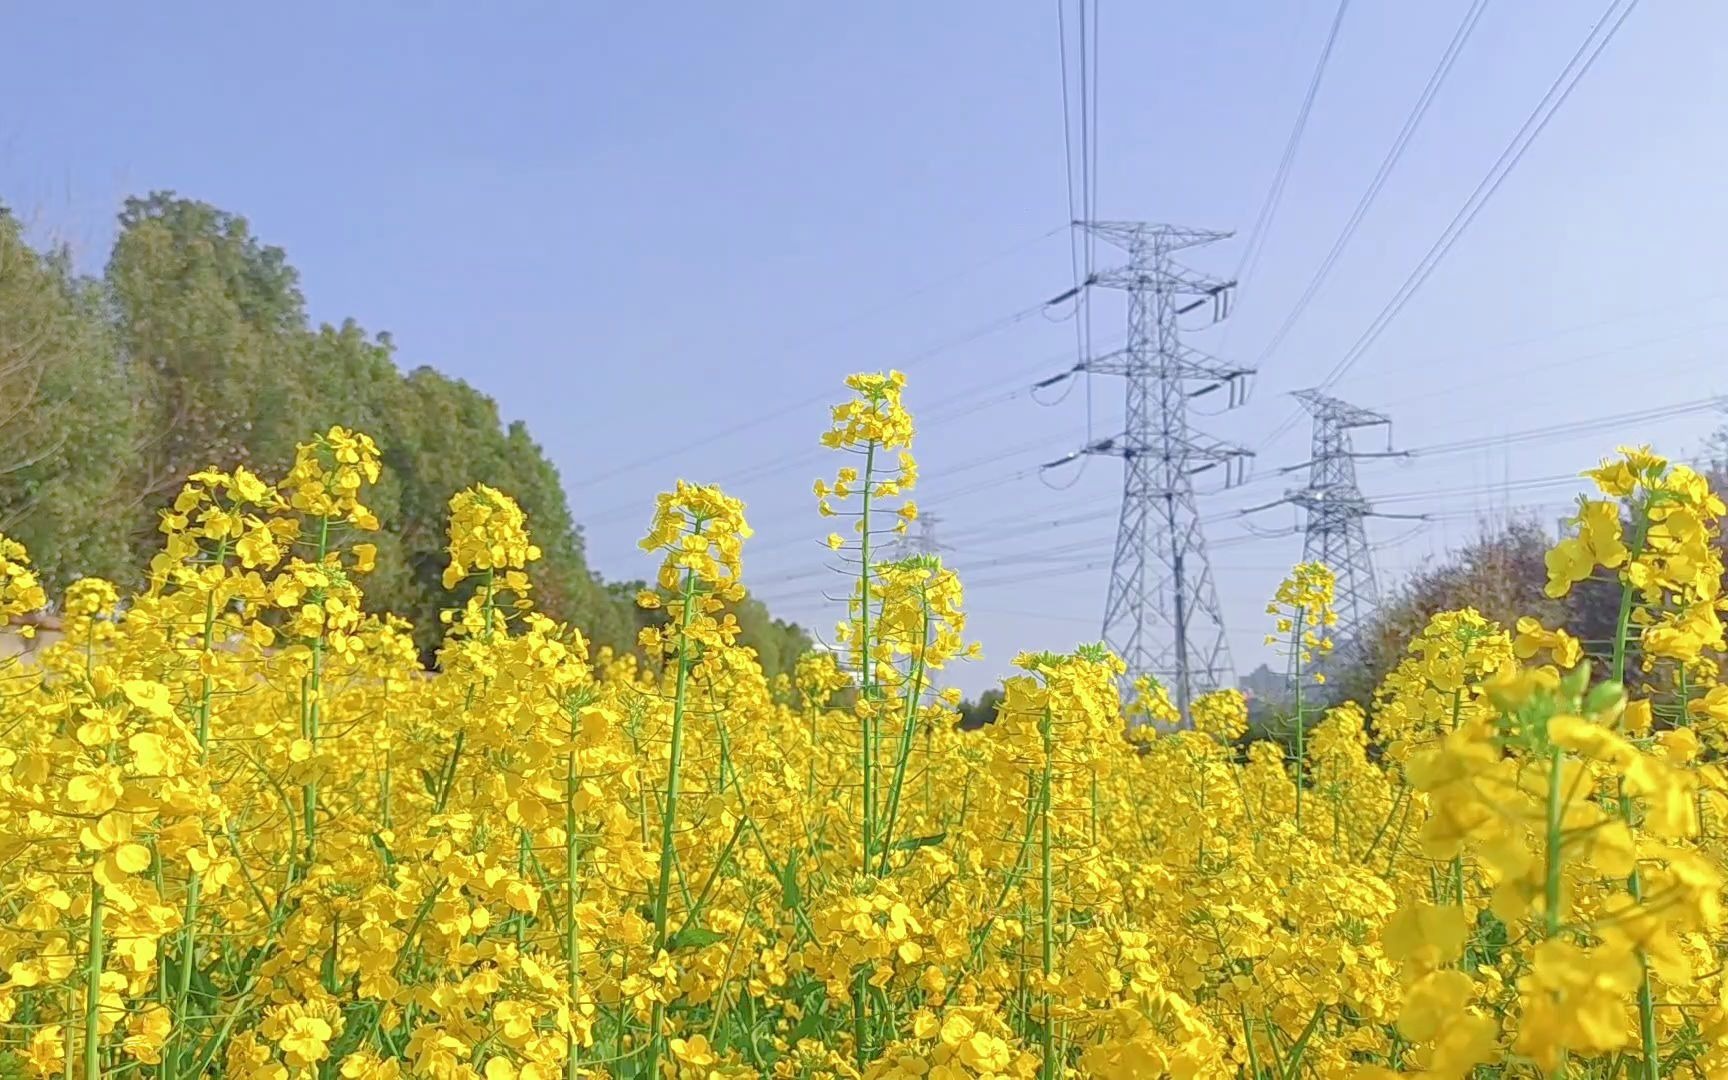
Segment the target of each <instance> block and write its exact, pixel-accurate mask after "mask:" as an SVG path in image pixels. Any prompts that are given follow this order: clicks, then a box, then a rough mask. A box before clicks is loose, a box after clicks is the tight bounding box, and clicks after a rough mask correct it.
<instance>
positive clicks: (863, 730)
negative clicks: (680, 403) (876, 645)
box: [852, 441, 877, 1071]
mask: <svg viewBox="0 0 1728 1080" xmlns="http://www.w3.org/2000/svg"><path fill="white" fill-rule="evenodd" d="M875 471H876V443H875V442H874V441H872V442H871V443H870V445H869V446H868V448H866V450H865V451H864V488H863V498H862V500H861V502H862V513H861V515H860V517H859V545H858V650H857V651H858V690H859V694H860V695H861V696H862V697H863V699H864V700H863V702H862V703H861V704H862V705H863V716H862V717H860V719H861V721H862V722H861V724H860V731H859V748H860V756H861V758H862V764H863V769H864V775H863V792H864V820H863V832H864V836H863V840H864V871H865V873H869V871H870V863H871V861H872V859H873V858H874V857H875V854H876V761H875V758H876V715H875V708H876V697H877V695H876V693H875V690H876V678H875V662H874V659H873V658H872V656H871V651H870V496H871V484H872V482H873V480H874V476H875ZM868 991H869V978H868V976H867V975H866V973H865V972H864V970H863V969H859V971H858V972H857V974H856V975H855V976H854V977H853V980H852V1043H853V1046H852V1054H853V1058H854V1060H855V1062H856V1064H857V1066H858V1068H859V1070H860V1071H862V1070H863V1068H864V1066H865V1064H866V1062H867V1061H868V1060H869V1040H868V1038H867V1035H868V1029H869V1010H870V1003H869V993H868Z"/></svg>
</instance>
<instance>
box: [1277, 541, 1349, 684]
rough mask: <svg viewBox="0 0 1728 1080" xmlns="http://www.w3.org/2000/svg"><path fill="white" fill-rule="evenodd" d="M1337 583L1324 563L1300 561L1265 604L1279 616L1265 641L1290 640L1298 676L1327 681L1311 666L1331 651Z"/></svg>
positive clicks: (1291, 654) (1289, 643)
mask: <svg viewBox="0 0 1728 1080" xmlns="http://www.w3.org/2000/svg"><path fill="white" fill-rule="evenodd" d="M1334 584H1335V581H1334V578H1333V576H1332V571H1331V570H1329V569H1327V567H1326V565H1325V564H1324V563H1317V562H1306V563H1298V564H1296V567H1295V569H1293V570H1292V571H1291V572H1290V576H1289V577H1287V578H1285V579H1284V580H1283V581H1282V582H1280V583H1279V585H1278V592H1277V594H1276V595H1275V596H1273V598H1272V602H1271V603H1270V604H1267V605H1266V614H1268V615H1271V616H1274V618H1275V619H1276V621H1275V623H1274V632H1273V633H1271V634H1268V635H1266V644H1268V645H1276V644H1278V643H1280V642H1281V641H1282V642H1286V643H1287V644H1288V647H1289V650H1290V656H1291V660H1292V662H1293V663H1294V664H1295V665H1296V666H1297V668H1298V672H1299V675H1298V677H1299V678H1300V677H1302V676H1303V675H1307V676H1310V677H1312V678H1313V679H1314V680H1315V681H1316V682H1325V681H1326V677H1325V676H1324V675H1322V674H1321V673H1320V672H1317V671H1312V670H1311V669H1312V667H1313V665H1314V660H1315V658H1316V657H1320V656H1325V655H1326V654H1327V653H1329V652H1331V651H1332V638H1331V635H1330V634H1329V633H1328V631H1329V630H1330V629H1331V628H1332V627H1334V626H1336V625H1338V613H1337V612H1335V611H1333V610H1332V591H1333V588H1334Z"/></svg>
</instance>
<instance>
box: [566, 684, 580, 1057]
mask: <svg viewBox="0 0 1728 1080" xmlns="http://www.w3.org/2000/svg"><path fill="white" fill-rule="evenodd" d="M569 715H570V742H571V744H572V745H574V744H575V741H576V733H577V727H576V723H577V721H576V711H575V710H574V709H571V710H569ZM576 790H577V783H576V753H575V751H574V750H572V751H571V752H569V753H567V754H565V755H564V969H565V972H566V974H565V980H566V982H567V984H568V988H567V995H568V996H567V997H566V1006H567V1008H568V1009H569V1012H570V1022H569V1026H568V1027H567V1028H566V1029H565V1031H564V1078H565V1080H577V1077H578V1076H580V1075H581V1072H582V1070H581V1069H580V1068H579V1067H578V1065H577V1059H576V1020H577V1017H578V1016H580V1015H581V1014H580V1011H579V1006H580V1004H581V986H582V939H581V934H580V932H579V929H578V927H577V925H576V886H577V881H578V879H577V874H576V867H577V864H578V860H579V859H580V858H581V856H582V851H581V844H580V841H579V840H578V838H577V835H576Z"/></svg>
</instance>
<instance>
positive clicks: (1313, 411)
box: [1244, 390, 1423, 670]
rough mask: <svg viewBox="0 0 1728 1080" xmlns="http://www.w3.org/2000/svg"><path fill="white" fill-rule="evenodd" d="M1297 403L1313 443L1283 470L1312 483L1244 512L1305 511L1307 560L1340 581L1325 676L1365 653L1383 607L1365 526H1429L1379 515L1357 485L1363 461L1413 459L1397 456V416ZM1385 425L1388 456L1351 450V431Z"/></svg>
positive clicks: (1312, 399) (1313, 397)
mask: <svg viewBox="0 0 1728 1080" xmlns="http://www.w3.org/2000/svg"><path fill="white" fill-rule="evenodd" d="M1291 396H1292V397H1294V398H1295V399H1296V400H1297V401H1299V402H1301V403H1302V407H1303V408H1304V409H1306V410H1307V411H1308V414H1309V415H1310V416H1312V417H1313V418H1314V434H1313V441H1312V444H1311V448H1310V453H1309V459H1308V460H1307V461H1304V462H1302V463H1301V464H1299V465H1289V466H1286V467H1284V468H1283V469H1281V470H1279V471H1280V472H1286V473H1290V472H1299V471H1303V470H1306V471H1307V473H1308V483H1307V484H1306V485H1305V486H1303V487H1301V488H1297V489H1295V490H1293V491H1287V492H1285V494H1284V497H1283V498H1282V499H1279V500H1277V501H1275V502H1270V503H1267V504H1265V505H1264V506H1256V507H1252V508H1251V509H1249V510H1246V511H1244V513H1253V512H1254V511H1257V510H1265V509H1267V508H1269V507H1273V506H1281V505H1284V504H1289V505H1291V506H1295V507H1299V508H1300V509H1301V510H1302V511H1303V513H1304V516H1305V518H1306V521H1305V523H1304V526H1303V532H1302V561H1303V562H1318V563H1323V564H1325V566H1326V567H1327V569H1329V570H1331V571H1332V576H1333V578H1334V579H1335V582H1334V592H1333V604H1332V606H1333V610H1334V611H1335V612H1337V615H1338V623H1337V625H1336V626H1335V627H1333V628H1332V632H1331V637H1332V640H1333V642H1334V643H1335V645H1334V648H1333V650H1332V652H1331V654H1330V655H1329V656H1328V657H1327V658H1326V659H1325V660H1323V661H1322V662H1321V664H1320V668H1321V670H1324V669H1325V668H1328V667H1333V666H1336V665H1338V664H1340V663H1341V662H1342V661H1343V660H1344V659H1345V658H1346V657H1348V656H1351V655H1352V654H1354V653H1355V651H1356V650H1358V649H1359V648H1360V647H1361V642H1362V634H1363V632H1364V631H1366V630H1367V628H1368V624H1369V621H1370V620H1371V619H1372V618H1373V617H1374V611H1375V609H1376V608H1377V607H1378V606H1379V604H1380V588H1379V583H1378V582H1377V581H1376V580H1375V576H1374V555H1373V551H1372V550H1371V549H1370V548H1369V546H1368V530H1367V527H1366V526H1365V524H1364V523H1365V522H1366V521H1367V519H1368V518H1371V517H1380V518H1407V519H1413V520H1423V515H1421V514H1383V513H1379V512H1377V511H1375V509H1374V507H1373V505H1372V504H1371V503H1369V501H1368V500H1367V499H1366V498H1364V497H1363V496H1362V489H1361V488H1360V487H1359V486H1357V483H1356V462H1357V460H1358V459H1360V458H1385V457H1406V456H1408V455H1407V453H1405V452H1404V451H1398V450H1393V449H1392V419H1391V417H1389V416H1387V415H1386V414H1385V413H1379V412H1375V411H1373V410H1372V409H1364V408H1361V407H1359V406H1356V405H1352V404H1350V403H1349V402H1346V401H1340V400H1339V399H1337V398H1335V397H1328V396H1326V395H1325V394H1322V393H1320V391H1318V390H1298V391H1296V392H1295V393H1294V394H1292V395H1291ZM1381 425H1384V426H1385V428H1386V449H1385V450H1384V451H1370V452H1361V451H1358V450H1356V449H1355V448H1354V447H1353V446H1352V445H1351V440H1350V433H1351V431H1353V430H1356V429H1359V428H1369V427H1378V426H1381Z"/></svg>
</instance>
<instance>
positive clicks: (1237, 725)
mask: <svg viewBox="0 0 1728 1080" xmlns="http://www.w3.org/2000/svg"><path fill="white" fill-rule="evenodd" d="M1193 711H1194V730H1196V731H1199V732H1202V733H1204V734H1207V735H1210V736H1212V737H1213V738H1214V739H1217V740H1218V741H1220V742H1226V743H1229V742H1235V741H1236V740H1237V739H1240V738H1241V737H1242V736H1244V735H1246V734H1248V701H1247V699H1245V698H1244V697H1243V696H1242V691H1240V690H1237V689H1235V688H1233V687H1225V688H1223V689H1220V690H1212V691H1209V692H1208V693H1204V694H1201V695H1200V696H1199V697H1197V698H1195V699H1194V705H1193Z"/></svg>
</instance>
